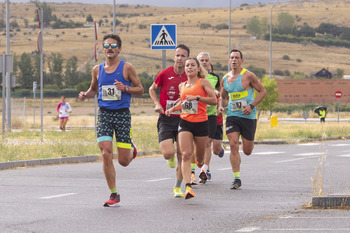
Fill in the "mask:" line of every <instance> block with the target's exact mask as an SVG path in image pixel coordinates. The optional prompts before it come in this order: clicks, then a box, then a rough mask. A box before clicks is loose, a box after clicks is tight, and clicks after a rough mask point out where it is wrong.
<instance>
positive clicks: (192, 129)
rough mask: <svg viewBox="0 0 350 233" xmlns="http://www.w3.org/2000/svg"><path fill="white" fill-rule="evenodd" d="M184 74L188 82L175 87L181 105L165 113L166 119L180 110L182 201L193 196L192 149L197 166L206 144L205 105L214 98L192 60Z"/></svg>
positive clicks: (200, 161)
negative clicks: (184, 189) (178, 92)
mask: <svg viewBox="0 0 350 233" xmlns="http://www.w3.org/2000/svg"><path fill="white" fill-rule="evenodd" d="M185 71H186V74H187V78H188V80H187V81H186V82H184V83H182V84H180V86H179V90H180V97H181V102H180V103H178V104H176V105H175V106H174V107H172V108H170V109H168V110H167V111H166V115H167V116H170V115H171V114H172V113H173V112H175V111H178V110H182V111H181V115H180V118H181V120H180V122H179V128H178V129H179V146H180V150H181V154H182V176H183V179H184V182H185V184H186V193H185V199H190V198H192V197H195V196H196V195H195V194H194V192H193V190H192V188H191V159H192V155H193V153H194V147H195V148H196V153H195V154H196V160H197V164H202V163H203V160H204V153H205V144H206V143H207V141H208V135H209V123H208V115H207V104H210V105H215V104H216V97H215V93H214V90H213V88H212V87H211V85H210V83H209V81H208V80H207V79H206V78H205V77H206V75H207V72H206V71H205V70H204V68H202V67H201V65H200V64H199V61H198V60H197V59H196V58H189V59H188V60H187V61H186V65H185Z"/></svg>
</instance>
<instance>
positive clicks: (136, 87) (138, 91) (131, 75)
mask: <svg viewBox="0 0 350 233" xmlns="http://www.w3.org/2000/svg"><path fill="white" fill-rule="evenodd" d="M124 70H125V73H126V75H124V77H125V78H126V79H127V80H130V81H131V83H132V85H133V86H130V87H127V86H126V85H123V87H122V89H121V90H122V91H126V92H128V93H130V94H134V95H143V92H144V91H143V86H142V83H141V81H140V78H139V76H138V75H137V73H136V70H135V68H134V67H133V66H132V65H131V64H130V63H129V62H125V66H124ZM127 89H128V90H127Z"/></svg>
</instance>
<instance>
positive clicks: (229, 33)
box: [227, 0, 231, 71]
mask: <svg viewBox="0 0 350 233" xmlns="http://www.w3.org/2000/svg"><path fill="white" fill-rule="evenodd" d="M229 1H230V13H229V20H230V22H229V24H228V57H230V51H231V0H229ZM227 64H228V66H227V70H228V71H230V63H229V62H228V63H227Z"/></svg>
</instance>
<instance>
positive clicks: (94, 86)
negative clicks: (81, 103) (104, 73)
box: [79, 65, 99, 100]
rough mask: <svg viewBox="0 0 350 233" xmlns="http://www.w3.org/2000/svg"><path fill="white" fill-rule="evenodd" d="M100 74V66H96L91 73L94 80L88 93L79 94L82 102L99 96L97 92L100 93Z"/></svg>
mask: <svg viewBox="0 0 350 233" xmlns="http://www.w3.org/2000/svg"><path fill="white" fill-rule="evenodd" d="M98 73H99V66H98V65H96V66H94V68H93V69H92V72H91V76H92V79H91V85H90V87H89V89H88V90H87V91H86V92H84V91H81V92H80V93H79V99H80V100H84V99H86V98H92V97H94V96H95V95H96V94H97V92H98Z"/></svg>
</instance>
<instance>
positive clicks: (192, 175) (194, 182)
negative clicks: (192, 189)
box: [191, 173, 198, 185]
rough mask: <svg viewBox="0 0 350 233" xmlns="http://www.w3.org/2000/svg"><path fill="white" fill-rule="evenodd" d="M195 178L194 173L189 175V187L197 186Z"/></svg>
mask: <svg viewBox="0 0 350 233" xmlns="http://www.w3.org/2000/svg"><path fill="white" fill-rule="evenodd" d="M197 184H198V182H197V181H196V176H195V174H194V173H191V185H197Z"/></svg>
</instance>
